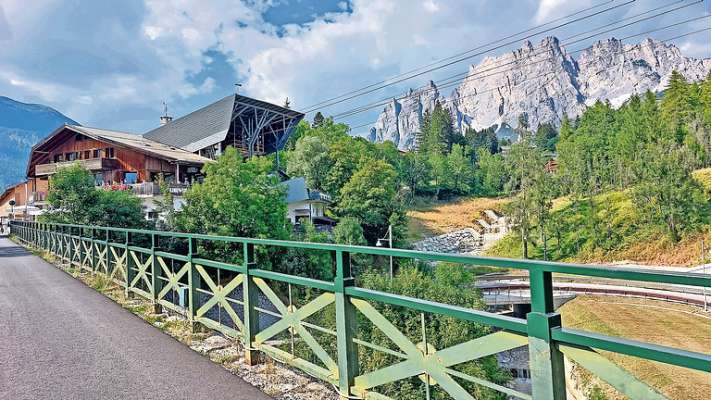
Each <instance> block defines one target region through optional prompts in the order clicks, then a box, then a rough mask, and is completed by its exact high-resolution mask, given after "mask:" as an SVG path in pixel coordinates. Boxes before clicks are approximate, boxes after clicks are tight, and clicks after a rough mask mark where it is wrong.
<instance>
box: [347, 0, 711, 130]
mask: <svg viewBox="0 0 711 400" xmlns="http://www.w3.org/2000/svg"><path fill="white" fill-rule="evenodd" d="M701 1H703V0H699V1H696V2H694V3H689V4H686V5H684V6H681V7H677V8H674V9H671V10H667V11H664V12H660V13H658V14H655V15H652V16H649V17H646V18H642V19H639V20H636V21H633V22H630V23H627V24H624V25H621V26H618V27H615V28H612V29H608V30H606V31H602V32H599V33H597V34H595V35H590V36H587V37H584V38H581V39H577V40H574V41H571V42H567V43H561V45H562V46H569V45H571V44H575V43H578V42H581V41H584V40H587V39H590V38H592V37H595V36H598V35H602V34H605V33H609V32H612V31H615V30H619V29H623V28H627V27H629V26H632V25H634V24H637V23H641V22H644V21H647V20H649V19H652V18H658V17H660V16H663V15H666V14H668V13H669V12H672V11H678V10H680V9H681V8H685V7H689V6H692V5H695V4H698V3H700V2H701ZM677 3H679V2H678V1H677V2H674V3H671V4H667V5H666V6H662V7H661V8H665V7H668V6H670V5H673V4H677ZM659 8H660V7H657V8H656V9H653V10H658V9H659ZM653 10H649V11H645V12H643V13H641V14H637V15H635V16H632V17H629V18H628V19H634V18H637V17H639V16H640V15H644V14H648V13H649V12H650V11H653ZM710 16H711V15H709V14H707V15H703V16H700V17H695V18H690V19H686V20H684V21H680V22H676V23H673V24H670V25H666V26H663V27H660V28H655V29H651V30H648V31H645V32H641V33H638V34H635V35H632V36H627V37H624V38H622V39H620V40H626V39H630V38H633V37H637V36H642V35H646V34H649V33H653V32H658V31H661V30H665V29H669V28H672V27H675V26H679V25H683V24H686V23H689V22H694V21H698V20H702V19H705V18H709V17H710ZM619 22H622V21H618V23H619ZM606 26H610V24H606ZM599 29H600V27H598V28H594V29H592V30H589V31H587V32H584V33H583V34H587V33H588V32H594V31H597V30H599ZM579 35H580V34H578V35H575V36H579ZM575 36H574V37H575ZM539 48H540V47H539ZM579 51H580V50H578V51H576V52H579ZM547 53H548V49H547V48H545V49H544V50H543V51H539V52H533V53H531V54H528V55H527V56H526V57H525V58H526V59H532V58H534V57H536V56H538V55H541V54H547ZM574 53H575V52H568V53H567V54H569V55H570V54H574ZM554 59H555V57H554V56H551V57H548V58H545V59H542V60H538V61H534V62H530V63H527V64H525V65H521V61H522V59H521V58H516V59H514V60H512V61H509V62H506V63H500V64H498V65H494V66H491V67H488V68H485V69H483V70H479V71H476V72H474V73H469V72H464V73H458V74H455V75H452V76H450V77H446V78H444V79H443V81H441V82H440V83H439V84H437V85H436V90H441V89H445V88H448V87H452V86H456V85H458V84H461V83H462V82H465V81H470V80H478V79H483V78H487V77H490V76H494V75H498V74H502V73H506V72H510V71H514V70H517V69H520V68H523V67H528V66H531V65H535V64H539V63H543V62H547V61H551V60H554ZM513 64H515V66H514V67H512V68H509V69H505V70H499V71H496V72H493V73H491V74H486V75H481V74H482V73H484V72H489V71H494V70H497V69H499V68H501V67H505V66H507V65H513ZM462 78H463V79H462ZM422 89H424V90H422ZM432 90H435V88H430V89H427V88H426V86H424V87H421V88H418V89H417V91H418V92H419V93H421V94H425V93H428V92H430V91H432ZM407 97H408V95H407V94H405V95H402V96H400V97H398V98H395V99H396V100H402V99H405V98H407ZM393 99H394V98H393V97H385V98H382V99H380V100H377V101H375V102H372V103H369V104H366V105H363V106H360V107H356V108H353V109H350V110H346V111H343V112H340V113H338V114H336V115H334V116H333V118H336V119H339V118H345V117H348V116H351V115H355V114H360V113H362V112H365V111H368V110H370V109H373V108H376V107H381V106H384V105H386V104H388V103H390V102H391V101H392V100H393Z"/></svg>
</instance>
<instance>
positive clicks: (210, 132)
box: [143, 94, 304, 151]
mask: <svg viewBox="0 0 711 400" xmlns="http://www.w3.org/2000/svg"><path fill="white" fill-rule="evenodd" d="M235 105H240V106H253V107H256V108H260V109H263V110H269V111H271V112H274V113H278V114H280V115H284V116H286V118H288V119H291V120H295V122H294V124H295V123H298V122H299V121H300V120H301V119H302V118H303V117H304V114H303V113H300V112H298V111H295V110H291V109H288V108H284V107H281V106H278V105H275V104H272V103H267V102H266V101H261V100H257V99H253V98H251V97H246V96H241V95H239V94H231V95H229V96H227V97H225V98H223V99H221V100H218V101H216V102H214V103H212V104H210V105H207V106H205V107H203V108H201V109H199V110H196V111H193V112H191V113H190V114H188V115H185V116H182V117H180V118H178V119H176V120H174V121H171V122H169V123H167V124H165V125H163V126H160V127H158V128H156V129H153V130H152V131H149V132H146V133H145V134H144V135H143V137H145V138H146V139H151V140H155V141H157V142H161V143H165V144H168V145H171V146H175V147H180V148H182V149H185V150H187V151H197V150H200V149H202V148H205V147H207V146H210V145H212V144H215V143H217V142H221V141H223V140H225V137H227V131H228V130H229V129H230V122H231V121H232V113H233V111H234V109H235ZM294 126H295V125H294Z"/></svg>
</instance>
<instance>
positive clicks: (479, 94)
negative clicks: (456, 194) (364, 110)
mask: <svg viewBox="0 0 711 400" xmlns="http://www.w3.org/2000/svg"><path fill="white" fill-rule="evenodd" d="M708 17H711V14H708V15H706V16H704V17H703V18H708ZM699 18H702V17H699ZM662 29H664V28H659V29H657V30H662ZM657 30H655V31H657ZM707 31H711V26H709V27H706V28H702V29H698V30H695V31H691V32H687V33H684V34H681V35H676V36H672V37H669V38H666V39H660V41H662V42H668V41H672V40H677V39H681V38H684V37H688V36H691V35H696V34H699V33H702V32H707ZM643 34H646V33H639V34H635V35H631V36H627V37H626V38H631V37H635V36H640V35H643ZM588 48H589V47H588ZM588 48H583V49H578V50H575V51H574V52H581V51H584V50H586V49H588ZM632 50H636V49H634V48H633V49H628V50H625V51H623V53H626V52H629V51H632ZM571 53H573V52H571ZM623 62H624V61H623ZM590 64H592V62H590V63H586V64H583V65H590ZM547 74H553V72H547V73H545V74H541V75H537V76H534V77H531V78H527V79H524V80H522V81H519V82H518V83H517V85H520V84H521V83H524V82H527V81H530V80H533V79H537V78H539V77H541V76H545V75H547ZM552 80H553V79H549V80H548V81H546V82H544V83H543V84H542V85H541V86H540V87H544V86H545V85H547V84H548V83H550V82H551V81H552ZM499 88H501V86H496V87H493V88H488V89H485V90H483V91H478V92H477V93H476V94H470V95H465V96H460V97H456V98H451V99H447V100H445V101H442V102H440V104H446V103H449V102H452V101H458V100H461V99H463V98H468V97H475V96H481V95H483V94H485V93H487V92H491V91H493V90H496V89H499ZM377 122H378V121H377V120H375V121H370V122H366V123H363V124H360V125H356V126H352V127H350V129H351V131H352V130H354V129H358V128H363V127H366V126H372V125H374V124H375V123H377Z"/></svg>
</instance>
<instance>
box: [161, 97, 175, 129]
mask: <svg viewBox="0 0 711 400" xmlns="http://www.w3.org/2000/svg"><path fill="white" fill-rule="evenodd" d="M172 120H173V117H171V116H169V115H168V103H166V102H165V100H164V101H163V115H161V117H160V125H161V126H163V125H165V124H167V123H169V122H170V121H172Z"/></svg>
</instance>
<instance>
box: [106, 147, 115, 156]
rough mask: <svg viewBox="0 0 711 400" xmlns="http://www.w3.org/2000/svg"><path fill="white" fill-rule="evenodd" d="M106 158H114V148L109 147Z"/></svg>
mask: <svg viewBox="0 0 711 400" xmlns="http://www.w3.org/2000/svg"><path fill="white" fill-rule="evenodd" d="M104 157H106V158H114V148H113V147H107V148H106V149H104Z"/></svg>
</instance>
